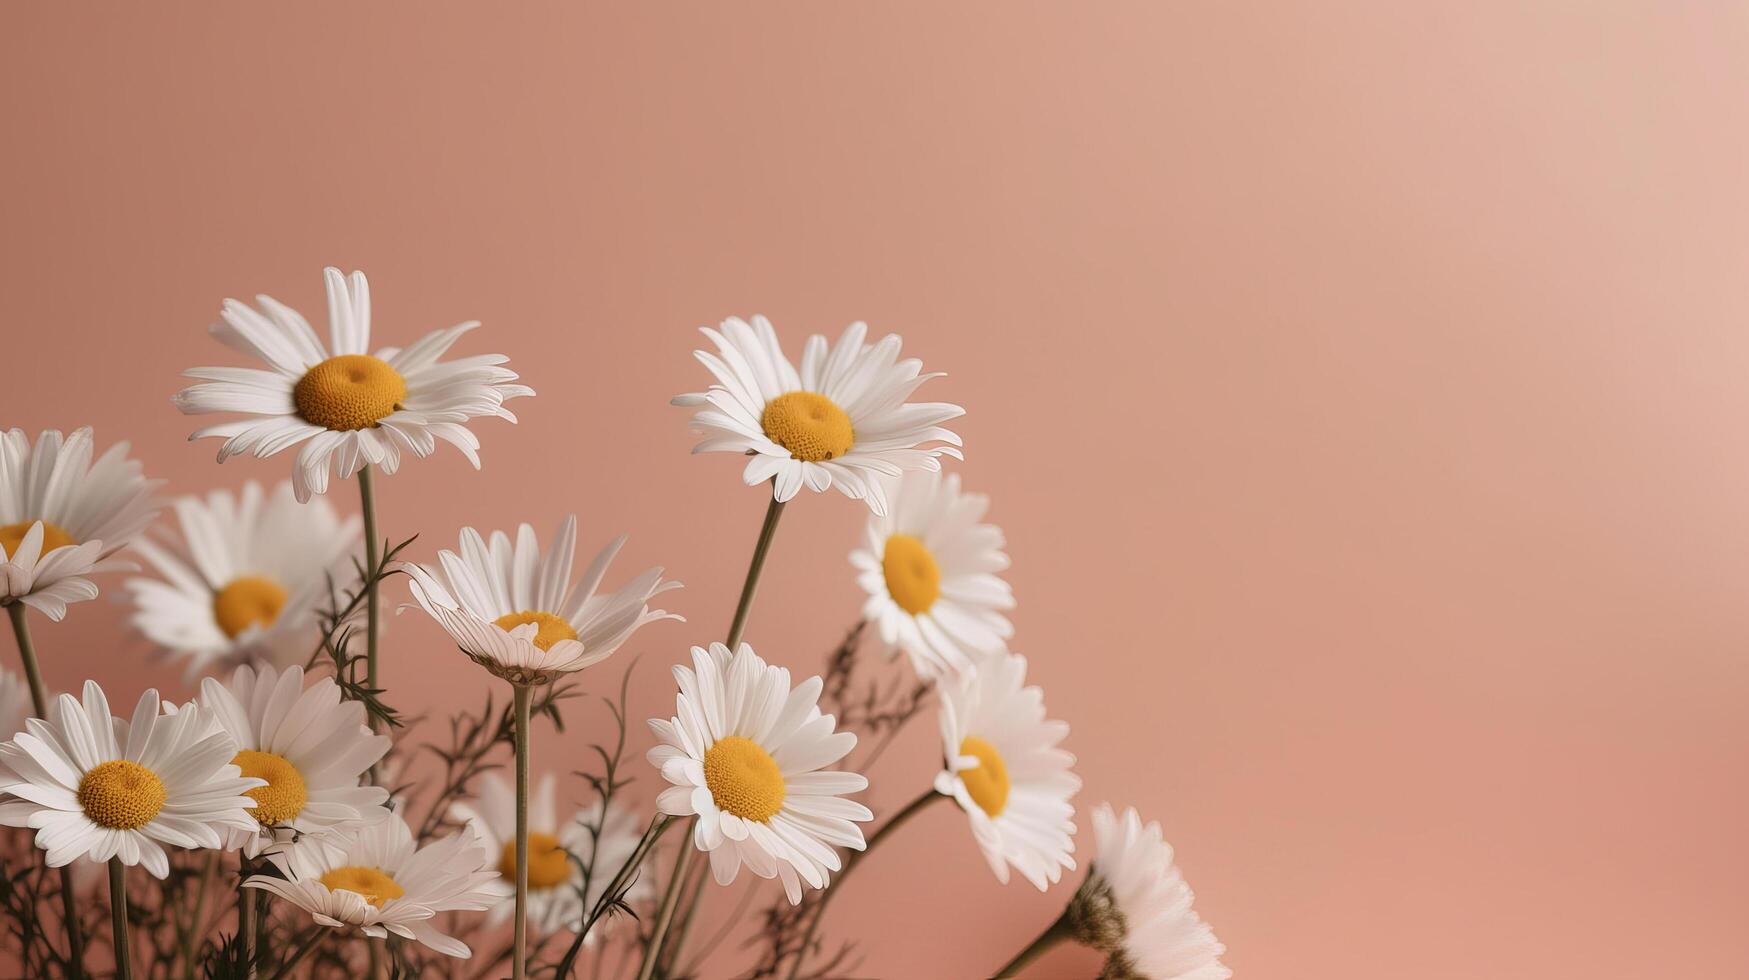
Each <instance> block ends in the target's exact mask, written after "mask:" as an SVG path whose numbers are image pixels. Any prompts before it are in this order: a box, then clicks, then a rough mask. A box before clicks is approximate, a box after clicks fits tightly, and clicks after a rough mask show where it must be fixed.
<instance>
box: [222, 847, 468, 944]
mask: <svg viewBox="0 0 1749 980" xmlns="http://www.w3.org/2000/svg"><path fill="white" fill-rule="evenodd" d="M267 859H268V860H269V861H272V862H273V863H274V865H275V866H276V867H278V868H279V870H280V872H281V873H282V874H284V875H285V877H284V878H274V877H270V876H267V875H256V876H255V877H252V878H250V879H249V880H248V881H245V882H244V883H243V884H244V887H247V888H260V889H262V890H263V891H267V892H271V893H272V894H274V895H276V896H278V897H280V898H283V899H285V900H286V901H287V902H290V903H291V904H293V905H296V906H297V907H298V908H301V909H303V910H304V911H305V912H308V913H310V917H311V918H312V919H314V920H315V921H316V922H317V923H318V924H320V925H324V926H327V927H329V928H330V929H339V930H342V931H350V930H352V929H353V928H356V929H357V930H358V931H359V932H362V933H364V934H365V935H366V936H369V937H371V938H373V939H386V938H388V937H389V935H390V934H393V935H396V936H399V937H400V938H402V939H411V940H413V941H414V942H418V943H423V944H425V945H426V946H429V947H431V948H432V949H434V950H437V951H438V952H439V953H442V954H444V955H446V956H458V957H467V956H471V955H473V951H472V950H470V949H469V948H468V944H467V943H464V942H462V941H461V940H459V939H456V938H455V937H454V936H449V935H445V934H444V933H443V932H442V931H441V930H439V929H438V928H437V921H436V917H437V915H438V913H440V912H479V911H483V910H485V909H487V908H489V907H490V906H491V905H492V903H493V902H495V901H497V900H498V894H499V889H498V888H497V887H496V879H497V874H496V873H495V872H493V871H492V870H491V866H492V862H493V859H492V858H490V857H488V855H487V854H486V849H485V848H484V847H482V846H481V845H480V840H479V838H478V837H476V836H475V835H474V833H473V832H472V831H469V830H463V831H462V832H460V833H457V834H451V835H450V836H448V837H445V838H443V839H442V840H438V841H433V842H432V843H430V844H427V845H425V846H424V847H419V846H418V845H417V844H415V843H414V841H413V832H412V831H411V830H409V829H408V828H407V822H406V821H405V820H403V819H401V817H400V816H399V815H391V816H390V817H389V819H387V820H381V821H378V822H376V823H373V824H367V825H364V826H354V827H353V828H351V829H349V830H346V831H342V832H340V833H338V834H333V835H327V836H323V837H312V838H309V839H307V840H303V841H299V842H298V843H296V844H293V845H291V846H289V847H287V848H286V849H284V850H283V851H280V852H278V853H272V854H269V855H268V856H267Z"/></svg>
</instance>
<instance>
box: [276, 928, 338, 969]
mask: <svg viewBox="0 0 1749 980" xmlns="http://www.w3.org/2000/svg"><path fill="white" fill-rule="evenodd" d="M327 934H328V930H327V929H326V928H325V927H322V926H317V927H316V928H314V929H311V930H310V934H309V936H308V937H307V938H305V939H304V941H303V942H302V943H299V944H298V947H297V951H296V952H294V953H292V955H291V959H289V960H286V961H285V962H284V963H282V964H280V967H279V969H277V970H275V971H274V972H273V976H271V977H269V978H268V980H286V978H288V977H290V976H291V975H292V970H293V969H295V968H296V967H297V965H298V964H299V963H302V962H303V961H304V957H306V956H308V955H310V953H312V952H314V951H315V949H316V947H317V946H320V945H321V944H322V940H323V939H324V938H326V936H327Z"/></svg>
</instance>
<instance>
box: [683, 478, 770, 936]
mask: <svg viewBox="0 0 1749 980" xmlns="http://www.w3.org/2000/svg"><path fill="white" fill-rule="evenodd" d="M783 508H784V501H781V500H778V499H777V495H776V493H775V492H774V493H773V494H772V497H771V503H770V504H769V505H767V506H766V508H765V521H764V523H762V524H761V525H760V526H759V540H758V541H757V542H755V543H754V545H753V559H752V561H750V562H748V564H747V577H746V578H745V579H743V580H742V581H741V598H740V600H739V601H737V602H736V603H735V619H734V621H733V622H731V623H730V624H729V638H728V640H727V641H726V642H725V644H724V645H725V646H727V647H728V648H729V652H730V653H731V654H732V653H734V652H735V648H736V647H738V646H740V645H741V635H742V634H743V633H745V632H746V631H747V617H748V616H749V615H750V614H751V613H752V612H753V596H754V594H755V593H757V592H758V591H759V579H760V577H761V576H763V575H764V574H765V559H766V556H768V555H769V554H771V542H772V540H773V539H774V538H776V537H777V522H778V520H779V519H781V518H782V517H783ZM704 879H705V876H704V875H702V874H701V875H699V876H698V877H697V878H696V879H695V880H694V881H693V883H692V887H691V888H690V889H689V890H688V891H687V894H686V898H685V900H684V901H683V903H682V904H684V905H685V907H686V911H684V912H682V913H681V915H680V928H679V930H678V931H677V932H676V933H675V936H674V943H673V946H672V947H671V948H670V949H669V950H667V951H666V955H664V956H663V957H662V962H663V963H666V964H672V963H674V962H675V961H676V960H677V959H679V958H680V953H681V950H683V949H684V948H685V947H686V936H687V934H688V933H689V932H691V931H692V917H693V915H694V914H696V913H697V912H698V903H699V899H700V897H701V896H702V895H703V894H704ZM657 952H659V953H661V952H664V951H662V950H660V949H658V950H657Z"/></svg>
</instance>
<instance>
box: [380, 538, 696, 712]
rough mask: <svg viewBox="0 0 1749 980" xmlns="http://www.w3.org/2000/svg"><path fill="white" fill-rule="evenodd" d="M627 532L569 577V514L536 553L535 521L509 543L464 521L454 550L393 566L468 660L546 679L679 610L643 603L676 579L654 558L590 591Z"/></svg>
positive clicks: (597, 658)
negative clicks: (612, 585) (605, 589)
mask: <svg viewBox="0 0 1749 980" xmlns="http://www.w3.org/2000/svg"><path fill="white" fill-rule="evenodd" d="M625 541H626V539H625V538H624V537H623V536H621V537H619V538H616V539H614V540H613V541H611V542H609V543H608V545H607V547H605V548H603V549H601V552H600V553H599V554H597V555H596V556H595V560H594V561H593V562H591V563H590V565H589V567H588V568H587V569H585V570H584V572H583V577H582V578H580V579H578V580H577V581H576V582H575V583H572V582H571V560H572V556H573V554H574V553H575V552H576V550H577V518H576V516H575V515H571V516H569V517H566V518H565V520H564V523H562V524H560V525H559V530H558V533H556V534H555V535H553V542H552V544H551V545H549V546H548V548H547V553H546V557H545V558H544V560H543V558H542V557H541V549H540V541H539V539H537V538H536V537H535V533H534V528H532V527H530V526H528V525H527V524H523V525H522V526H520V527H519V528H517V531H516V543H515V544H512V543H511V541H510V536H509V535H507V534H505V533H504V532H503V531H493V532H492V535H491V538H490V539H489V540H488V539H487V538H485V537H482V536H481V535H480V533H479V532H478V531H476V530H474V529H473V528H471V527H465V528H462V533H461V545H460V550H459V552H456V551H447V550H445V551H439V552H438V553H437V564H436V565H432V566H421V565H415V564H412V563H410V562H397V563H396V564H395V565H394V566H393V567H395V568H396V569H398V570H400V571H404V572H406V573H407V575H408V576H409V578H410V579H411V580H412V581H411V584H410V588H411V589H412V592H413V598H414V599H415V600H416V601H417V602H418V604H419V606H420V607H421V608H423V609H424V610H425V612H426V613H428V614H429V615H430V616H431V618H432V619H435V620H437V622H438V624H439V625H441V626H442V627H443V628H444V630H445V631H446V632H448V633H449V635H450V637H451V638H452V639H454V640H455V642H456V645H457V646H458V647H460V648H461V650H462V652H463V653H465V654H467V655H468V656H469V657H470V658H471V659H472V660H473V661H474V662H475V663H478V664H480V665H481V666H482V667H485V668H486V669H487V670H489V671H491V672H492V673H493V674H494V675H496V676H498V677H501V678H503V679H505V680H507V681H509V682H510V683H512V684H518V685H522V686H530V685H538V684H549V683H551V682H552V681H553V679H554V678H556V677H558V676H559V675H560V674H565V673H569V672H571V671H577V670H582V669H583V668H585V667H589V666H591V665H593V664H597V663H600V662H601V661H603V660H606V659H607V658H608V657H610V656H612V655H613V653H614V651H615V650H618V649H619V648H620V646H621V645H622V644H624V643H625V642H626V640H628V639H630V638H631V635H632V634H633V633H634V632H636V631H637V630H638V629H639V628H640V627H643V626H646V625H648V624H650V623H654V622H657V621H658V620H663V619H676V620H677V619H680V618H681V617H679V616H677V615H675V614H673V613H670V612H666V611H664V610H661V609H651V608H650V607H649V605H648V603H649V600H650V598H651V597H652V596H656V595H660V594H661V593H663V592H666V591H668V590H669V589H678V588H680V583H679V582H673V581H668V582H664V581H663V580H662V569H661V568H660V567H657V568H649V569H646V570H644V571H643V572H642V573H641V574H639V575H638V576H637V577H635V578H633V579H632V580H631V581H630V582H628V583H626V584H625V585H623V586H621V587H620V588H619V590H618V591H616V592H611V593H606V594H599V595H598V594H597V593H596V589H597V588H598V587H599V586H600V585H601V580H602V578H603V576H605V575H606V574H607V566H608V565H609V564H610V563H611V562H612V561H613V558H614V556H615V555H617V554H619V549H620V548H621V547H622V546H624V544H625ZM403 608H405V607H403Z"/></svg>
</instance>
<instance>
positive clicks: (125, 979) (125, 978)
mask: <svg viewBox="0 0 1749 980" xmlns="http://www.w3.org/2000/svg"><path fill="white" fill-rule="evenodd" d="M127 873H128V871H127V865H125V864H122V863H121V858H118V857H113V858H110V859H109V930H110V934H111V935H112V936H113V937H114V938H115V978H116V980H133V975H134V954H133V952H132V948H131V944H130V943H129V942H128V886H127Z"/></svg>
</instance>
